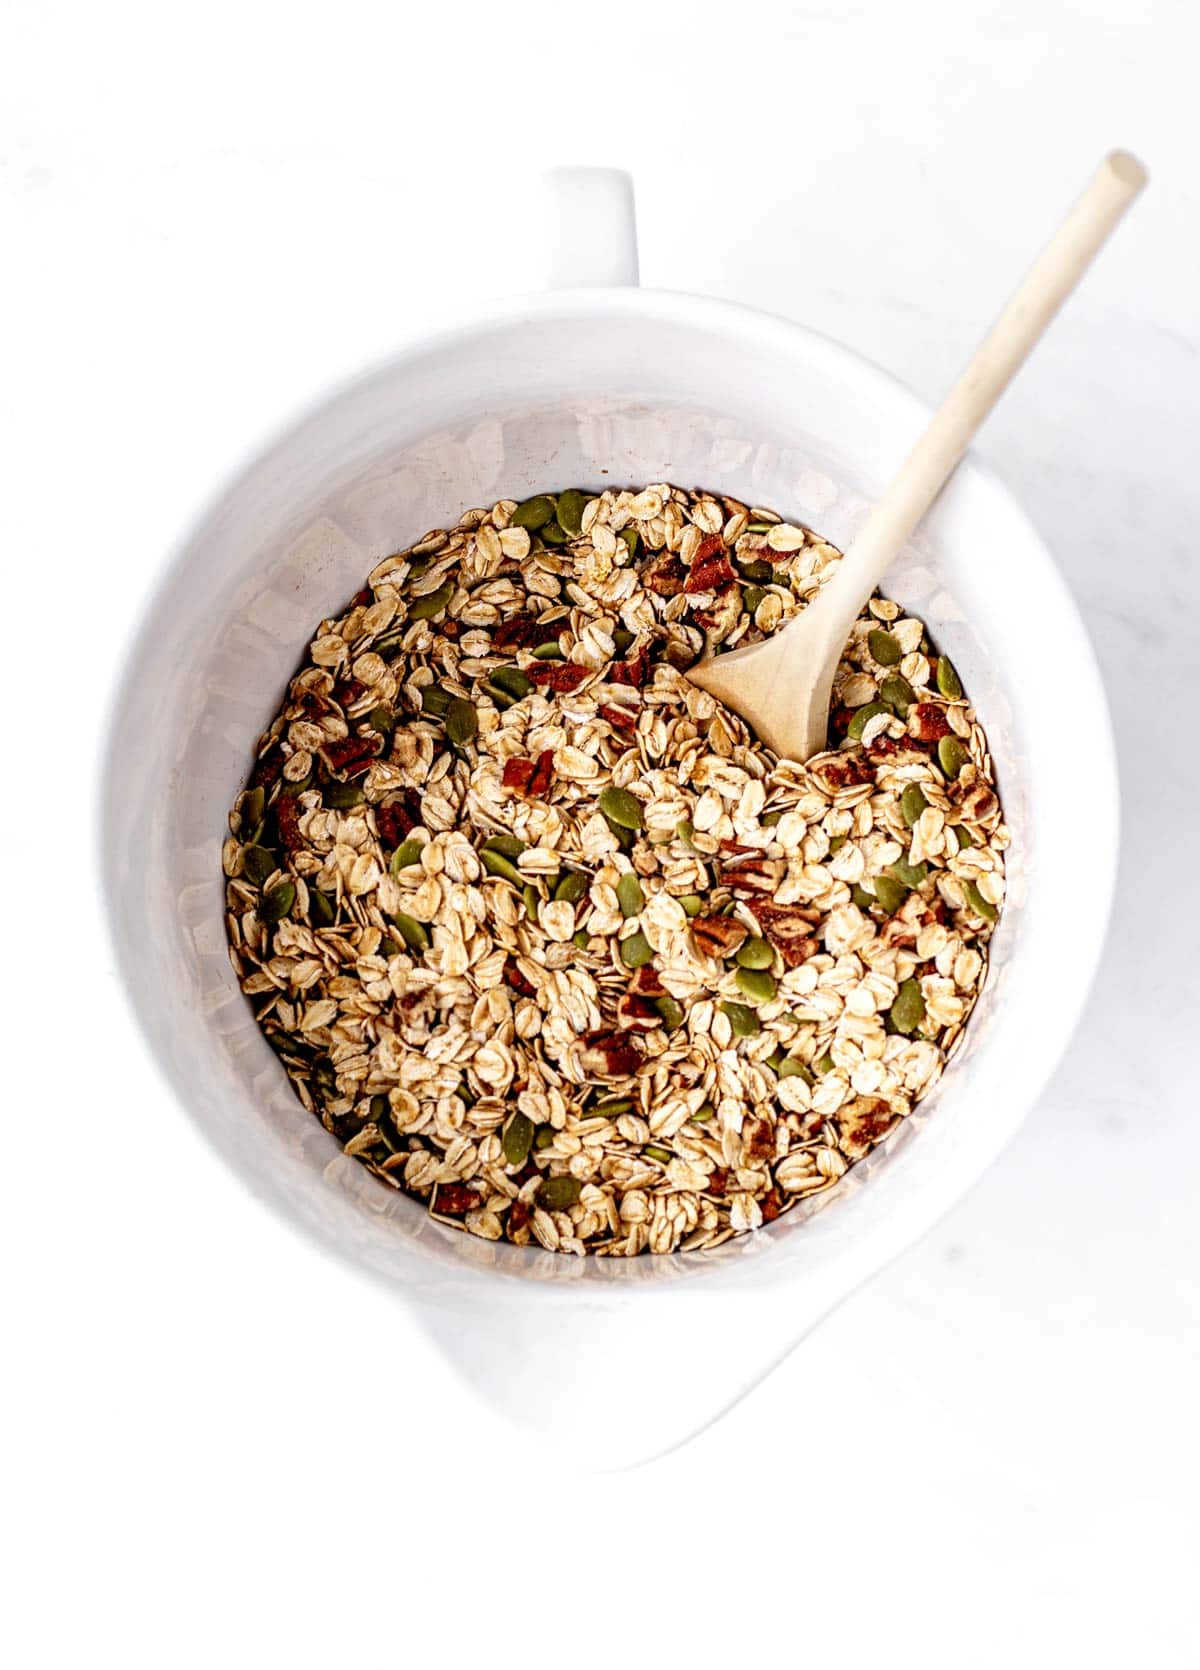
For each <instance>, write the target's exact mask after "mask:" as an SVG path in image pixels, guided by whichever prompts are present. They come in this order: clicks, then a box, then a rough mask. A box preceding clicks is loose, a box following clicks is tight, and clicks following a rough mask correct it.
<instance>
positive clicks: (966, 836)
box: [954, 823, 975, 852]
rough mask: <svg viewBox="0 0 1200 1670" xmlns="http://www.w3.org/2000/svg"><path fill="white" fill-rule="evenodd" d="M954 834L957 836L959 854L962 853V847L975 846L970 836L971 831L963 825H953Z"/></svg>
mask: <svg viewBox="0 0 1200 1670" xmlns="http://www.w3.org/2000/svg"><path fill="white" fill-rule="evenodd" d="M954 833H955V834H956V835H957V836H958V850H959V852H962V850H963V848H964V847H973V846H974V845H975V842H974V840H973V839H972V836H971V831H970V830H969V829H968V828H967V826H966V824H965V823H959V824H955V826H954Z"/></svg>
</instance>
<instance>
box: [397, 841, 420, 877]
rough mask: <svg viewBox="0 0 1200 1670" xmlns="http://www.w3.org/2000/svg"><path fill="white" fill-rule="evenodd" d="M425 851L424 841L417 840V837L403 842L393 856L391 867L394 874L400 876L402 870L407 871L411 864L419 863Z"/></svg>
mask: <svg viewBox="0 0 1200 1670" xmlns="http://www.w3.org/2000/svg"><path fill="white" fill-rule="evenodd" d="M424 850H425V843H424V841H419V840H417V838H416V836H415V835H412V836H410V837H409V838H408V840H407V841H401V843H400V845H399V846H398V847H397V848H396V850H395V852H394V853H393V854H392V862H391V864H390V866H389V868H390V869H391V872H392V874H393V875H394V876H398V875H399V874H400V872H401V870H407V869H408V866H409V865H410V864H416V863H418V862H419V861H420V857H421V854H422V852H423V851H424Z"/></svg>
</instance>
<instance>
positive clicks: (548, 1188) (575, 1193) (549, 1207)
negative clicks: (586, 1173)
mask: <svg viewBox="0 0 1200 1670" xmlns="http://www.w3.org/2000/svg"><path fill="white" fill-rule="evenodd" d="M582 1193H583V1184H582V1183H581V1182H580V1181H579V1179H578V1177H547V1178H546V1179H545V1180H544V1181H543V1182H542V1183H541V1184H540V1185H539V1186H538V1192H537V1198H538V1205H539V1206H543V1207H545V1209H546V1211H547V1212H565V1211H566V1210H567V1209H568V1207H571V1206H574V1204H575V1202H576V1201H577V1200H578V1199H579V1197H580V1195H581V1194H582Z"/></svg>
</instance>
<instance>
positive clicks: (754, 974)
mask: <svg viewBox="0 0 1200 1670" xmlns="http://www.w3.org/2000/svg"><path fill="white" fill-rule="evenodd" d="M737 985H738V990H739V991H740V992H741V994H742V996H743V997H748V998H749V999H750V1001H751V1002H752V1003H770V1002H771V1000H772V998H773V997H774V996H775V993H776V992H777V991H778V989H779V988H778V986H777V984H776V981H775V976H774V975H773V974H768V973H767V971H766V970H765V969H762V968H739V969H738V971H737Z"/></svg>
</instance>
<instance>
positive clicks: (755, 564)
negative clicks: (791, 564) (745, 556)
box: [738, 557, 775, 581]
mask: <svg viewBox="0 0 1200 1670" xmlns="http://www.w3.org/2000/svg"><path fill="white" fill-rule="evenodd" d="M738 567H739V568H740V569H741V571H742V573H743V574H744V575H745V577H746V579H747V580H758V581H762V580H771V579H773V578H774V576H775V570H774V569H773V568H772V566H771V564H770V563H769V562H763V561H762V560H761V558H757V557H755V558H751V559H750V560H749V561H748V562H742V561H741V560H740V559H739V561H738Z"/></svg>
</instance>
